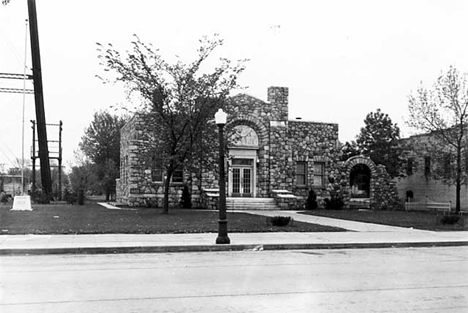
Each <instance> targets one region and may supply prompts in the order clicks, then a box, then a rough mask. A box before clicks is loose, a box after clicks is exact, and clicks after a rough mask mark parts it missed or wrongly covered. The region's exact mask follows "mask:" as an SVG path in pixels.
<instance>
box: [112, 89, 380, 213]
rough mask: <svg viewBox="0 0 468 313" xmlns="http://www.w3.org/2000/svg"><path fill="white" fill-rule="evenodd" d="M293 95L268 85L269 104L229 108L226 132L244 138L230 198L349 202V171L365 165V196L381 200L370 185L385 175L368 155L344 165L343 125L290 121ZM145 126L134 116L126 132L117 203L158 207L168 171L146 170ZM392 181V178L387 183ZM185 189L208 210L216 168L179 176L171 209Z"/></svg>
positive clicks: (242, 99)
mask: <svg viewBox="0 0 468 313" xmlns="http://www.w3.org/2000/svg"><path fill="white" fill-rule="evenodd" d="M288 97H289V90H288V88H286V87H270V88H268V91H267V101H266V102H265V101H262V100H260V99H257V98H255V97H252V96H249V95H246V94H240V95H237V96H234V97H233V98H231V99H230V102H229V103H228V105H229V111H230V112H235V113H234V114H231V115H229V116H228V121H227V124H226V126H225V128H226V130H227V131H226V133H229V130H236V132H235V133H237V134H240V139H239V140H237V141H235V142H234V143H233V144H231V145H230V146H229V147H228V148H229V151H228V154H229V157H228V158H227V161H226V163H227V164H226V165H227V166H226V168H227V171H226V173H227V184H226V185H227V195H228V197H231V198H233V199H234V200H235V199H236V198H247V197H248V198H273V197H277V196H278V195H287V197H286V196H285V197H284V198H287V199H292V200H294V201H290V202H288V203H287V205H286V207H287V208H293V207H294V206H295V207H297V206H301V207H303V205H304V203H305V199H306V198H307V196H308V194H309V191H310V190H311V189H313V190H314V191H315V193H316V194H317V196H318V199H323V198H327V197H330V194H331V193H339V194H340V195H341V196H342V197H343V198H344V199H345V200H346V201H347V202H348V201H349V199H350V198H352V197H353V196H354V193H352V188H353V186H352V185H353V182H352V180H351V178H350V175H351V172H352V169H353V168H355V166H356V165H359V164H361V163H364V164H362V166H361V167H363V168H366V167H367V168H368V167H369V166H370V167H371V168H372V171H371V169H369V170H368V175H373V176H372V177H371V176H369V179H370V180H371V181H372V184H368V186H367V187H366V186H364V187H366V188H367V194H364V193H361V196H362V197H367V198H368V199H370V198H372V199H374V198H375V199H377V198H378V197H377V196H378V194H379V192H380V191H379V190H377V189H376V188H373V187H375V186H376V185H374V182H376V181H377V177H380V178H381V177H384V176H385V175H383V174H381V170H379V169H377V167H375V166H374V165H371V164H373V163H372V162H371V161H368V159H367V158H365V157H360V158H357V159H356V158H355V159H354V160H353V161H352V162H351V161H350V162H341V161H340V157H341V149H340V144H339V142H338V124H335V123H320V122H308V121H303V120H301V119H290V118H289V116H288V110H289V108H288V104H289V103H288ZM143 126H144V121H143V119H142V118H140V117H138V116H134V117H133V118H132V119H131V120H130V122H129V123H128V124H127V125H125V126H124V127H123V128H122V131H121V175H120V179H119V180H118V181H117V200H118V201H120V202H123V203H127V204H130V205H145V204H148V203H152V204H153V205H154V206H161V205H162V198H163V180H164V174H163V173H162V172H161V170H160V169H158V168H157V167H156V168H155V167H154V166H149V165H145V164H144V162H143V161H142V160H141V158H140V156H141V154H142V153H143V152H144V151H145V149H146V145H147V142H146V141H145V140H143V139H142V138H143V137H142V133H143V132H144V131H143V129H144V127H143ZM354 172H355V171H354ZM354 172H353V173H354ZM383 172H385V169H383ZM384 174H386V172H385V173H384ZM385 177H386V176H385ZM380 178H379V179H380ZM385 179H386V178H385ZM387 183H388V179H387V180H385V184H384V185H385V186H387V185H388V184H387ZM386 184H387V185H386ZM381 185H382V184H381ZM184 186H187V187H188V188H189V192H190V194H191V195H192V201H193V202H194V206H195V207H200V206H206V205H204V203H203V202H204V199H205V196H206V195H207V194H208V195H209V194H215V193H216V191H217V189H218V175H217V168H200V169H199V171H197V172H192V173H187V172H181V173H179V174H177V175H176V178H175V179H173V180H172V182H171V190H170V195H171V203H172V204H173V205H177V204H178V203H179V201H180V198H181V194H182V188H183V187H184ZM370 186H372V188H370ZM361 187H362V186H361ZM364 187H362V189H363V190H364V189H365V188H364ZM354 188H355V190H357V189H356V188H358V187H357V186H354ZM376 190H377V191H376ZM370 202H372V201H370Z"/></svg>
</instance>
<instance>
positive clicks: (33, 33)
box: [28, 0, 52, 198]
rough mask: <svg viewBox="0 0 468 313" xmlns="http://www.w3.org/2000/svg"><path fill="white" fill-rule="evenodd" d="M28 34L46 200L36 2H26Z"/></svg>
mask: <svg viewBox="0 0 468 313" xmlns="http://www.w3.org/2000/svg"><path fill="white" fill-rule="evenodd" d="M28 12H29V32H30V37H31V57H32V66H33V82H34V100H35V104H36V119H37V137H38V142H39V160H40V164H41V182H42V191H43V192H44V193H45V194H46V195H47V198H48V197H49V196H51V195H52V179H51V176H50V162H49V151H48V150H49V149H48V144H47V127H46V119H45V111H44V93H43V88H42V69H41V54H40V50H39V32H38V27H37V13H36V1H35V0H28Z"/></svg>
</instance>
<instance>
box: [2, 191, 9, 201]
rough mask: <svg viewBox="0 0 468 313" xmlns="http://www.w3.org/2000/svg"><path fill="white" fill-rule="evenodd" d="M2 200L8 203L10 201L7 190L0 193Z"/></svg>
mask: <svg viewBox="0 0 468 313" xmlns="http://www.w3.org/2000/svg"><path fill="white" fill-rule="evenodd" d="M0 202H1V203H7V202H8V195H7V194H6V193H5V192H2V193H0Z"/></svg>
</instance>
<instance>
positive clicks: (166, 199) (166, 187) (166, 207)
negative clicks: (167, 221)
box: [163, 167, 174, 214]
mask: <svg viewBox="0 0 468 313" xmlns="http://www.w3.org/2000/svg"><path fill="white" fill-rule="evenodd" d="M173 172H174V169H172V167H170V168H169V169H168V170H167V177H166V180H165V181H164V200H163V213H164V214H168V213H169V188H170V185H171V178H172V173H173Z"/></svg>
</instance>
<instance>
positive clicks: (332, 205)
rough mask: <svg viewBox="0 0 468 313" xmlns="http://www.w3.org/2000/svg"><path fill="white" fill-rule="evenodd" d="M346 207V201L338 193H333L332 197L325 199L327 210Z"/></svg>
mask: <svg viewBox="0 0 468 313" xmlns="http://www.w3.org/2000/svg"><path fill="white" fill-rule="evenodd" d="M343 207H344V201H343V199H342V198H341V196H340V195H339V194H337V193H332V195H331V198H330V199H325V209H327V210H341V209H343Z"/></svg>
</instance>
